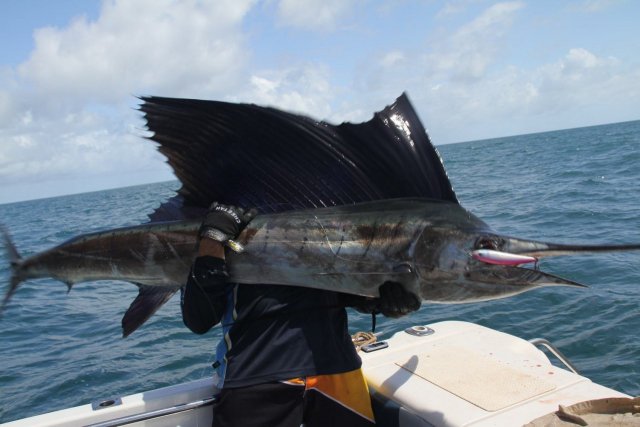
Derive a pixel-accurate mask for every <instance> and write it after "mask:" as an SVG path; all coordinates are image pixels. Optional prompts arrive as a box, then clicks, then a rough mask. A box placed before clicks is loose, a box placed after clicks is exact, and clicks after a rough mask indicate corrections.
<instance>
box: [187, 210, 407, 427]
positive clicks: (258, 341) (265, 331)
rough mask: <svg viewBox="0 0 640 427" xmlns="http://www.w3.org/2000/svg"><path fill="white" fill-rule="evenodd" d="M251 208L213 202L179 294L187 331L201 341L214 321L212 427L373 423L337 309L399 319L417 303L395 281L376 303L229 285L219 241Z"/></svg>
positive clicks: (230, 235)
mask: <svg viewBox="0 0 640 427" xmlns="http://www.w3.org/2000/svg"><path fill="white" fill-rule="evenodd" d="M255 215H256V211H255V210H249V211H244V210H243V209H242V208H236V207H234V206H225V205H221V204H217V203H214V204H213V205H212V207H211V208H210V210H209V213H208V214H207V216H206V218H205V220H204V221H203V224H202V226H201V227H200V230H199V233H198V234H199V236H200V241H199V248H198V256H197V257H196V259H195V262H194V264H193V267H192V269H191V272H190V275H189V278H188V281H187V285H186V287H185V289H184V290H183V292H182V299H181V306H182V315H183V320H184V322H185V324H186V325H187V326H188V327H189V329H191V330H192V331H193V332H195V333H199V334H203V333H205V332H207V331H208V330H209V329H210V328H212V327H213V326H214V325H216V324H218V323H222V328H223V333H224V339H223V340H222V341H221V342H220V343H219V345H218V348H217V354H216V356H217V360H216V362H215V363H214V367H215V368H216V372H217V375H218V377H219V381H218V387H220V388H221V393H220V396H219V398H218V401H217V402H216V403H215V406H214V420H213V425H214V426H240V425H241V426H292V427H298V426H300V425H301V424H303V423H304V424H305V425H306V426H315V425H318V426H320V425H322V426H326V425H349V426H371V425H374V424H375V421H374V417H373V411H372V409H371V402H370V397H369V393H368V389H367V385H366V382H365V380H364V377H363V375H362V371H361V370H360V365H361V361H360V358H359V357H358V355H357V353H356V350H355V348H354V346H353V344H352V342H351V337H350V335H349V333H348V330H347V313H346V311H345V307H348V306H351V307H355V308H356V309H358V310H360V311H363V312H367V313H376V312H379V313H382V314H384V315H385V316H389V317H399V316H402V315H405V314H407V313H409V312H411V311H415V310H417V309H418V308H419V307H420V300H419V299H418V298H417V297H416V296H415V295H413V294H411V293H408V292H406V291H405V290H404V288H403V287H402V286H401V285H400V284H398V283H394V282H386V283H385V284H382V286H381V287H380V292H381V297H380V298H365V297H359V296H355V295H348V294H343V293H338V292H331V291H325V290H319V289H309V288H303V287H292V286H278V285H264V284H256V285H253V284H242V285H236V284H231V283H228V281H227V279H228V277H229V274H228V272H227V267H226V263H225V254H224V251H225V249H224V246H223V245H224V244H225V243H227V242H229V240H230V239H234V238H236V237H237V236H238V235H239V234H240V232H241V231H242V230H243V229H244V227H245V226H246V225H247V224H248V223H249V222H250V221H251V219H253V217H254V216H255Z"/></svg>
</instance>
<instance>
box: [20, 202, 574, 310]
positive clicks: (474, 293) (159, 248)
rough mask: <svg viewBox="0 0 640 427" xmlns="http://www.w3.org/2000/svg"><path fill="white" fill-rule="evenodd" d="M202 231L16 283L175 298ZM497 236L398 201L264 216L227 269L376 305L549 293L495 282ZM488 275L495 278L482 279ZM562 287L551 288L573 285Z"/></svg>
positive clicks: (132, 238) (163, 230)
mask: <svg viewBox="0 0 640 427" xmlns="http://www.w3.org/2000/svg"><path fill="white" fill-rule="evenodd" d="M198 226H199V222H198V221H177V222H169V223H157V224H156V223H151V224H145V225H140V226H135V227H127V228H121V229H116V230H109V231H105V232H98V233H91V234H87V235H83V236H79V237H76V238H74V239H71V240H69V241H67V242H65V243H63V244H61V245H59V246H57V247H55V248H52V249H50V250H48V251H45V252H42V253H40V254H36V255H34V256H32V257H30V258H27V259H25V260H21V261H17V262H16V265H15V273H14V281H15V282H16V285H17V283H19V282H21V281H24V280H27V279H31V278H38V277H52V278H55V279H57V280H60V281H62V282H65V283H67V284H68V285H69V286H71V285H73V284H75V283H79V282H87V281H94V280H122V281H128V282H132V283H135V284H138V285H144V286H148V287H165V288H172V289H175V288H178V287H180V286H182V285H183V284H184V283H185V282H186V278H187V274H188V272H189V268H190V266H191V263H192V262H193V259H194V258H195V256H196V232H197V229H198ZM492 236H494V233H492V232H491V230H490V228H489V227H488V226H487V225H486V224H485V223H484V222H483V221H481V220H480V219H478V218H477V217H475V216H474V215H473V214H471V213H470V212H468V211H466V210H465V209H463V208H462V207H461V206H460V205H458V204H455V203H449V202H442V201H431V200H427V199H396V200H386V201H376V202H368V203H361V204H355V205H349V206H338V207H329V208H321V209H307V210H301V211H290V212H283V213H277V214H264V215H259V216H257V217H256V218H255V219H254V220H253V221H252V222H251V223H250V224H249V226H248V227H247V228H246V229H245V230H244V232H243V233H242V234H241V235H240V236H239V238H238V241H239V242H240V243H241V244H242V245H243V246H244V251H243V252H242V253H234V252H229V253H228V256H227V261H228V266H229V270H230V275H231V277H230V281H232V282H237V283H269V284H281V285H293V286H306V287H311V288H319V289H328V290H334V291H339V292H346V293H351V294H357V295H364V296H371V297H375V296H378V287H379V286H380V285H381V284H382V283H384V282H385V281H388V280H391V281H396V282H400V283H402V284H403V285H404V286H405V287H406V288H407V290H409V291H411V292H413V293H415V294H416V295H419V296H420V297H421V298H422V300H424V301H431V302H444V303H454V302H466V301H476V300H483V299H493V298H499V297H504V296H508V295H512V294H514V293H518V292H521V291H523V290H526V289H528V288H529V287H532V286H539V285H541V282H539V281H537V282H536V281H531V280H529V282H527V283H524V282H522V281H520V282H518V283H508V282H506V283H505V277H500V276H499V275H497V274H495V273H494V272H493V270H495V271H499V270H505V268H503V267H499V268H494V267H493V266H484V265H482V263H480V262H478V261H475V260H474V259H473V258H472V257H471V255H470V253H471V251H472V250H473V249H474V248H475V247H476V245H477V242H482V241H483V239H491V238H492ZM474 266H475V267H478V268H476V269H474ZM474 270H478V272H475V273H474ZM519 270H522V269H519ZM526 271H532V273H531V274H533V275H536V274H537V273H536V271H534V270H526ZM486 272H492V273H491V274H488V275H487V276H486V277H484V276H483V274H484V273H486ZM547 279H549V277H547ZM521 282H522V283H521ZM556 282H557V281H556V280H549V281H548V283H546V284H573V283H572V282H563V283H556Z"/></svg>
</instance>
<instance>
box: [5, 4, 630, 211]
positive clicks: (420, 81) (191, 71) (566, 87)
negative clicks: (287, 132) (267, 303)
mask: <svg viewBox="0 0 640 427" xmlns="http://www.w3.org/2000/svg"><path fill="white" fill-rule="evenodd" d="M638 18H640V2H638V1H635V0H566V1H557V0H515V1H485V0H451V1H436V0H387V1H385V0H263V1H259V0H215V1H214V0H207V1H199V0H56V1H50V0H21V1H2V2H1V3H0V203H10V202H15V201H21V200H29V199H36V198H43V197H51V196H57V195H63V194H72V193H80V192H86V191H96V190H102V189H107V188H117V187H125V186H131V185H137V184H143V183H150V182H161V181H169V180H172V179H175V178H174V176H173V174H172V172H171V169H170V168H169V167H168V165H167V164H166V163H165V159H164V157H163V156H162V155H161V154H159V153H158V152H157V151H156V147H155V145H154V143H152V142H151V141H149V140H147V139H145V138H144V137H145V136H149V133H148V131H146V130H145V127H144V121H143V120H142V116H141V114H140V112H139V111H137V107H138V105H139V100H138V98H137V96H141V95H158V96H172V97H185V98H200V99H216V100H223V101H232V102H252V103H256V104H260V105H268V106H274V107H277V108H281V109H284V110H288V111H292V112H297V113H302V114H306V115H309V116H311V117H314V118H316V119H320V120H325V121H328V122H331V123H335V124H338V123H341V122H344V121H351V122H361V121H366V120H369V119H370V118H371V117H372V115H373V113H374V112H375V111H379V110H381V109H382V108H384V107H385V106H386V105H389V104H391V103H392V102H393V101H394V100H395V99H396V98H397V97H398V96H399V95H400V94H401V93H402V92H406V93H407V94H408V96H409V98H410V99H411V101H412V103H413V104H414V107H415V108H416V110H417V112H418V115H419V116H420V118H421V119H422V122H423V124H424V125H425V127H426V128H427V131H428V132H429V135H430V137H431V139H432V141H433V142H434V143H435V144H436V145H439V144H448V143H455V142H462V141H470V140H480V139H486V138H494V137H501V136H509V135H518V134H527V133H534V132H542V131H548V130H556V129H567V128H574V127H581V126H590V125H596V124H604V123H615V122H622V121H628V120H638V119H640V83H639V82H640V26H639V25H637V21H638Z"/></svg>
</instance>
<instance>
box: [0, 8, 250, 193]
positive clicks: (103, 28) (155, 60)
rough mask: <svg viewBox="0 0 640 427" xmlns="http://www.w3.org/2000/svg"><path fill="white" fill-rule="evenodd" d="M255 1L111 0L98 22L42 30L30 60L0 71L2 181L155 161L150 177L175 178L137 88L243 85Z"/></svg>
mask: <svg viewBox="0 0 640 427" xmlns="http://www.w3.org/2000/svg"><path fill="white" fill-rule="evenodd" d="M254 3H255V0H226V1H200V0H185V1H173V0H136V1H129V0H104V2H103V4H102V9H101V12H100V15H99V17H98V18H97V19H96V20H95V21H89V20H87V19H86V18H84V17H78V18H76V19H74V20H73V21H72V22H71V23H70V24H69V25H68V26H66V27H64V28H53V27H48V28H40V29H37V30H35V32H34V42H35V48H34V50H33V51H32V52H31V55H30V56H29V58H28V60H27V61H25V62H24V63H22V64H20V65H19V66H18V67H16V68H15V69H10V68H7V67H5V68H3V69H2V70H0V71H2V73H1V74H0V186H7V185H9V184H18V183H20V184H21V185H24V183H25V182H31V181H33V182H35V181H40V182H44V183H45V184H44V185H45V186H46V182H51V181H55V180H60V179H65V177H71V176H80V175H81V176H83V179H84V180H86V181H91V179H92V178H91V177H92V176H99V175H101V174H102V175H109V174H111V175H114V174H118V175H119V176H126V175H127V174H132V175H135V174H138V175H139V174H140V173H141V171H151V170H155V171H156V172H154V173H150V174H149V175H148V176H147V179H149V177H151V179H154V178H153V176H155V177H156V179H158V180H160V179H169V178H170V176H171V175H170V173H169V172H168V167H162V156H161V155H159V154H158V153H157V152H156V150H155V147H154V145H153V144H152V143H150V142H147V141H144V140H142V139H141V138H140V137H139V135H140V134H141V133H142V132H141V130H140V128H141V127H142V121H141V120H140V115H139V114H137V113H135V111H133V110H132V107H134V105H135V104H136V103H137V101H136V99H135V98H134V96H133V95H138V94H154V95H166V96H184V97H200V98H209V97H221V96H223V94H226V93H229V92H234V91H235V90H239V88H240V87H242V85H243V84H244V82H245V81H246V79H245V76H244V75H243V72H244V70H245V67H246V61H247V58H248V48H247V46H246V40H245V38H244V33H243V32H242V28H241V24H242V20H243V18H244V16H245V15H246V13H247V12H248V11H249V10H250V8H251V7H252V5H253V4H254ZM103 178H104V177H103ZM103 178H101V180H102V181H104V179H103ZM121 181H123V180H122V179H121ZM135 183H136V182H132V184H135ZM102 185H104V183H103V184H102ZM88 189H90V188H84V187H83V190H85V191H86V190H88ZM62 192H63V193H64V190H62ZM6 193H7V192H6V191H4V192H3V199H16V198H20V195H13V196H12V195H7V194H6Z"/></svg>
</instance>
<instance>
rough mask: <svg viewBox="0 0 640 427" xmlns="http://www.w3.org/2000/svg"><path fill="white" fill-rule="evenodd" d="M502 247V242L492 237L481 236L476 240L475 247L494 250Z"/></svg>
mask: <svg viewBox="0 0 640 427" xmlns="http://www.w3.org/2000/svg"><path fill="white" fill-rule="evenodd" d="M499 248H500V242H499V240H498V239H496V238H492V237H480V238H479V239H478V240H476V244H475V249H490V250H492V251H495V250H498V249H499Z"/></svg>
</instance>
